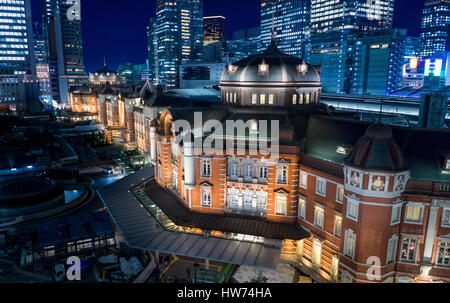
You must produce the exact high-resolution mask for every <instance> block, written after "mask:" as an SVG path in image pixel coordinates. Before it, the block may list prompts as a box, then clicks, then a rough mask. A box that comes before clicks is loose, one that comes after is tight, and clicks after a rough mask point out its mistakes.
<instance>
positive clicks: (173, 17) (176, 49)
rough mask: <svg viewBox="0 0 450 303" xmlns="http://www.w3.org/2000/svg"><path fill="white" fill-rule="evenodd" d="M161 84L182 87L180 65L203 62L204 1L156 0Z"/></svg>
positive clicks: (169, 86) (168, 86)
mask: <svg viewBox="0 0 450 303" xmlns="http://www.w3.org/2000/svg"><path fill="white" fill-rule="evenodd" d="M156 43H157V61H158V76H159V83H160V84H162V85H163V86H165V87H166V88H176V87H179V77H178V74H179V66H180V64H181V63H182V62H183V63H188V62H195V61H200V60H201V58H202V54H203V49H202V48H203V2H202V1H201V0H175V1H171V2H167V1H164V0H158V1H157V3H156Z"/></svg>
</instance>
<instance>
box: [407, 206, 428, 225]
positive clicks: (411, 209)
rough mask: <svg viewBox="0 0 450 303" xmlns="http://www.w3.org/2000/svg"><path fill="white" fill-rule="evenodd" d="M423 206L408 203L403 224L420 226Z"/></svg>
mask: <svg viewBox="0 0 450 303" xmlns="http://www.w3.org/2000/svg"><path fill="white" fill-rule="evenodd" d="M423 209H424V206H423V204H420V203H408V205H407V206H406V211H405V223H412V224H421V223H422V218H423Z"/></svg>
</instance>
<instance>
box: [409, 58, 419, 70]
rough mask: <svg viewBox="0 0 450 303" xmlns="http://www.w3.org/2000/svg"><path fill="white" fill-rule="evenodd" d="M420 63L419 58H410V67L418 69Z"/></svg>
mask: <svg viewBox="0 0 450 303" xmlns="http://www.w3.org/2000/svg"><path fill="white" fill-rule="evenodd" d="M418 64H419V61H418V60H417V58H411V60H409V68H410V69H416V68H417V66H418Z"/></svg>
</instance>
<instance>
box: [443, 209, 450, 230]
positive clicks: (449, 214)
mask: <svg viewBox="0 0 450 303" xmlns="http://www.w3.org/2000/svg"><path fill="white" fill-rule="evenodd" d="M442 226H443V227H450V209H449V208H444V212H443V213H442Z"/></svg>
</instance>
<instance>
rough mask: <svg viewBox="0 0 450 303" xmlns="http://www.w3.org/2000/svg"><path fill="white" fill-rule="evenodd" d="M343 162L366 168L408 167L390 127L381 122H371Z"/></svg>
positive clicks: (383, 169)
mask: <svg viewBox="0 0 450 303" xmlns="http://www.w3.org/2000/svg"><path fill="white" fill-rule="evenodd" d="M345 162H346V164H347V165H350V166H353V167H356V168H361V169H368V170H380V171H404V170H407V169H408V168H409V167H408V164H407V162H406V160H405V157H404V155H403V152H402V151H401V149H400V147H399V146H398V144H397V142H395V140H394V137H393V134H392V129H391V128H390V127H389V126H388V125H386V124H382V123H376V124H373V125H371V126H370V127H369V128H368V129H367V131H366V133H365V135H364V136H363V137H362V138H361V139H359V141H358V142H357V143H356V145H355V147H354V148H353V149H352V151H351V152H350V154H349V155H348V157H347V158H346V159H345Z"/></svg>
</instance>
